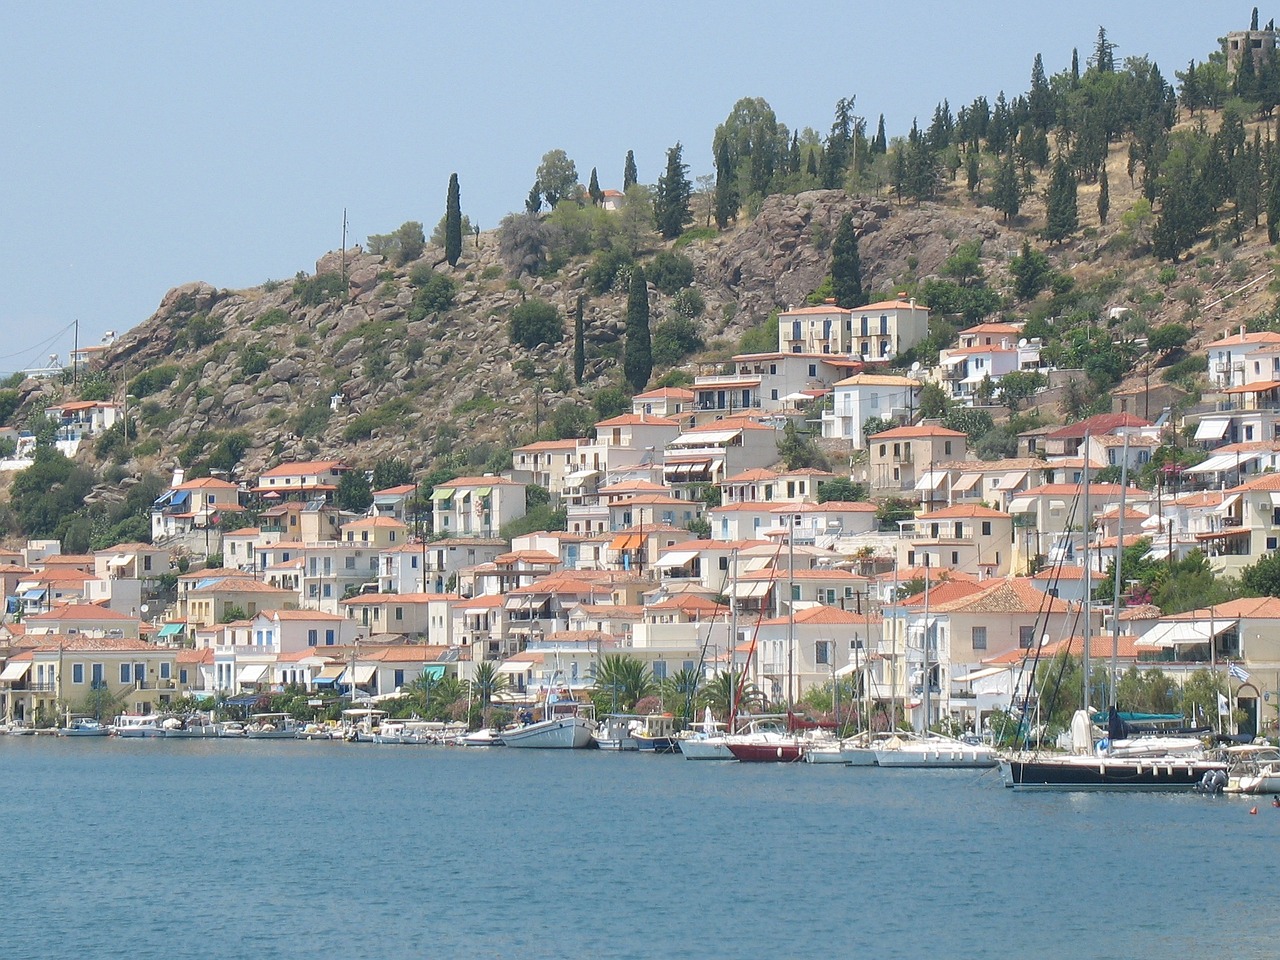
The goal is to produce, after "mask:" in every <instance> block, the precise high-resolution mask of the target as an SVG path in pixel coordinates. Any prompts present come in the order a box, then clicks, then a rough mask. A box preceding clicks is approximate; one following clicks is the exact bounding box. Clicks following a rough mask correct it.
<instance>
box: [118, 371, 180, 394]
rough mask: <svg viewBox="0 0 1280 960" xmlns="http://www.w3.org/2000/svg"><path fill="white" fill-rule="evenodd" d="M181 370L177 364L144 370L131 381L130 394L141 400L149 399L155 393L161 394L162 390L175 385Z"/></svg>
mask: <svg viewBox="0 0 1280 960" xmlns="http://www.w3.org/2000/svg"><path fill="white" fill-rule="evenodd" d="M180 369H181V368H179V367H178V365H177V364H173V363H166V364H161V365H160V366H158V367H152V368H151V369H150V370H144V371H142V373H140V374H138V375H137V376H136V377H134V378H133V379H132V380H130V381H129V386H128V390H129V393H130V394H131V395H132V396H135V397H137V398H138V399H139V400H141V399H142V398H143V397H149V396H151V395H152V394H153V393H159V392H160V391H161V390H165V389H167V388H168V387H170V386H172V385H173V381H174V380H176V379H177V377H178V374H179V372H180Z"/></svg>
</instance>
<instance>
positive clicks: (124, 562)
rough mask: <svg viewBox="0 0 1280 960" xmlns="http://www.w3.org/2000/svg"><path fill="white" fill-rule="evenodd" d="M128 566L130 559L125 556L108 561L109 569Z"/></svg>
mask: <svg viewBox="0 0 1280 960" xmlns="http://www.w3.org/2000/svg"><path fill="white" fill-rule="evenodd" d="M128 564H129V558H128V557H126V556H124V555H123V554H121V555H119V556H115V557H112V558H111V559H110V560H108V561H107V566H108V567H124V566H128Z"/></svg>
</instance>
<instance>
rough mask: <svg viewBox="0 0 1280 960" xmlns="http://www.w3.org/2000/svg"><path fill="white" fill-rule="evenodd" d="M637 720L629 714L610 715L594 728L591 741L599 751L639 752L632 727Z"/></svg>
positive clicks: (638, 745)
mask: <svg viewBox="0 0 1280 960" xmlns="http://www.w3.org/2000/svg"><path fill="white" fill-rule="evenodd" d="M637 722H638V718H637V717H636V716H634V715H632V714H629V713H611V714H609V715H608V716H607V717H605V718H604V720H602V721H601V722H600V724H599V726H598V727H597V728H596V731H595V733H593V734H592V735H591V739H592V740H594V741H595V743H596V746H597V747H599V748H600V749H601V750H616V751H625V750H639V749H640V744H639V742H638V741H637V740H636V738H635V736H634V733H635V730H634V726H635V724H636V723H637Z"/></svg>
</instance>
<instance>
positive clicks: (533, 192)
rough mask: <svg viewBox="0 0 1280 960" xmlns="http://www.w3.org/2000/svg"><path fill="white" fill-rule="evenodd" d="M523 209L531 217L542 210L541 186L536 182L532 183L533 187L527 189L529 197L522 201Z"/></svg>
mask: <svg viewBox="0 0 1280 960" xmlns="http://www.w3.org/2000/svg"><path fill="white" fill-rule="evenodd" d="M524 209H525V211H526V212H528V213H529V214H531V215H532V214H535V213H537V212H538V211H539V210H541V209H542V184H540V183H539V182H538V181H537V180H535V181H533V186H532V187H530V188H529V196H528V197H527V198H526V199H525V201H524Z"/></svg>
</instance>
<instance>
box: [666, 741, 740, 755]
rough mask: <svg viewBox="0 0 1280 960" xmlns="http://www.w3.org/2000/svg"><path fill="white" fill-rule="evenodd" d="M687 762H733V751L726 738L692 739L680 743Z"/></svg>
mask: <svg viewBox="0 0 1280 960" xmlns="http://www.w3.org/2000/svg"><path fill="white" fill-rule="evenodd" d="M679 748H680V752H681V753H682V754H684V758H685V759H686V760H733V759H735V757H734V755H733V751H732V750H730V749H729V745H728V744H727V743H725V742H724V737H690V738H689V739H688V740H681V741H680V743H679Z"/></svg>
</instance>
